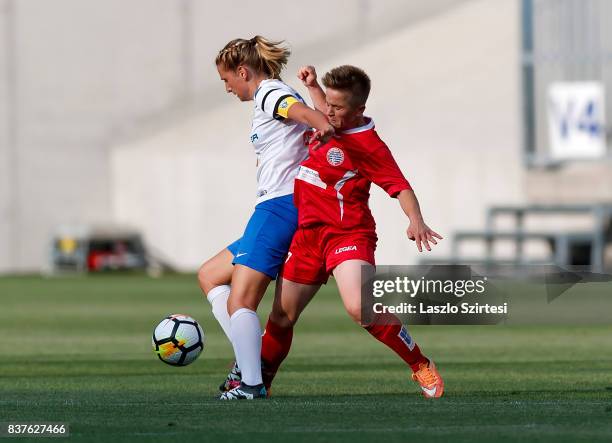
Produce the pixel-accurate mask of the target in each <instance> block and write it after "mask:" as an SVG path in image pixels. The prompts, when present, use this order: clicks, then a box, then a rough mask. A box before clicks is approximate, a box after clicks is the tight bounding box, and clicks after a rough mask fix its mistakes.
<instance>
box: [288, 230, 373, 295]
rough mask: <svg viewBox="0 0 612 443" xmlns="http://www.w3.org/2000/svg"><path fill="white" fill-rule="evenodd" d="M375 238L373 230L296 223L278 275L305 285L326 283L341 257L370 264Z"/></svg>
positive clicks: (344, 259) (342, 259)
mask: <svg viewBox="0 0 612 443" xmlns="http://www.w3.org/2000/svg"><path fill="white" fill-rule="evenodd" d="M376 241H377V237H376V232H374V231H371V230H362V231H360V230H352V231H342V230H338V229H337V228H331V227H329V226H325V225H319V226H313V227H307V228H304V227H299V228H298V229H297V231H295V234H294V236H293V240H292V241H291V246H289V253H288V254H287V259H286V261H285V264H284V266H283V269H282V271H281V276H282V277H283V278H286V279H287V280H291V281H293V282H296V283H301V284H305V285H315V284H322V283H326V282H327V279H328V277H329V275H330V274H331V272H332V271H333V270H334V268H335V267H336V266H338V265H339V264H340V263H342V262H344V261H347V260H364V261H367V262H368V263H371V264H372V265H374V264H375V261H374V251H375V250H376Z"/></svg>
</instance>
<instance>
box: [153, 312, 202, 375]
mask: <svg viewBox="0 0 612 443" xmlns="http://www.w3.org/2000/svg"><path fill="white" fill-rule="evenodd" d="M204 342H205V336H204V330H203V329H202V327H201V326H200V324H199V323H198V322H197V321H196V320H194V319H193V318H192V317H189V316H188V315H183V314H172V315H169V316H168V317H166V318H164V319H163V320H162V321H161V322H160V323H159V324H158V325H157V327H156V328H155V330H154V331H153V351H154V352H155V353H156V354H157V356H158V357H159V359H160V360H161V361H163V362H164V363H167V364H169V365H172V366H187V365H188V364H191V363H193V362H194V361H195V360H196V359H197V358H198V356H199V355H200V354H201V353H202V351H203V350H204Z"/></svg>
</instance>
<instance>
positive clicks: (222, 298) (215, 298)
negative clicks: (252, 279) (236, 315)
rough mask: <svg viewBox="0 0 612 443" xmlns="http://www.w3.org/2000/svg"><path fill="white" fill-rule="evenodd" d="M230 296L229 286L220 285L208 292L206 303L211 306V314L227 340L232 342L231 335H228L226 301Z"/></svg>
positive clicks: (228, 322)
mask: <svg viewBox="0 0 612 443" xmlns="http://www.w3.org/2000/svg"><path fill="white" fill-rule="evenodd" d="M229 295H230V286H229V285H221V286H215V287H214V288H212V289H211V290H210V291H208V295H207V296H206V298H208V301H209V302H210V304H211V306H212V313H213V315H214V316H215V318H216V319H217V321H218V322H219V324H220V325H221V328H222V329H223V332H225V335H227V339H228V340H229V341H230V343H231V342H232V335H231V333H230V316H229V314H228V313H227V299H228V297H229Z"/></svg>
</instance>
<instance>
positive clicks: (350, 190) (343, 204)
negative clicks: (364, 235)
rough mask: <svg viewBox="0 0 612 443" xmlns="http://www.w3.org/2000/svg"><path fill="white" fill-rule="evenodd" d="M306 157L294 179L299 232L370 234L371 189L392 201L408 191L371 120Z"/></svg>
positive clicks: (371, 221) (374, 224)
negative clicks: (326, 229)
mask: <svg viewBox="0 0 612 443" xmlns="http://www.w3.org/2000/svg"><path fill="white" fill-rule="evenodd" d="M309 154H310V155H309V157H308V158H307V159H306V160H304V161H303V162H302V163H301V164H300V168H299V170H298V174H297V177H296V179H295V188H294V199H295V205H296V206H297V208H298V225H299V226H312V225H317V224H324V225H328V226H333V227H336V228H339V229H342V230H346V229H353V228H360V229H367V230H374V229H375V228H376V223H375V222H374V217H372V213H371V212H370V208H369V206H368V200H369V198H370V185H371V183H375V184H377V185H378V186H380V187H381V188H383V189H384V190H385V191H386V192H387V193H388V194H389V195H390V196H391V197H395V196H397V194H399V192H400V191H403V190H404V189H411V188H410V184H409V183H408V181H407V180H406V178H405V177H404V175H403V174H402V171H401V170H400V168H399V167H398V166H397V163H396V161H395V159H394V158H393V155H392V154H391V151H390V150H389V148H388V147H387V145H386V144H385V143H384V142H383V141H382V140H381V139H380V137H379V136H378V134H377V133H376V131H375V130H374V121H373V120H371V119H370V120H369V122H368V123H367V124H366V125H365V126H362V127H359V128H355V129H351V130H348V131H344V132H342V133H340V134H339V136H338V137H336V138H332V139H331V140H330V141H329V142H328V143H326V144H325V145H323V146H321V147H320V148H319V149H317V150H316V151H313V150H312V148H309Z"/></svg>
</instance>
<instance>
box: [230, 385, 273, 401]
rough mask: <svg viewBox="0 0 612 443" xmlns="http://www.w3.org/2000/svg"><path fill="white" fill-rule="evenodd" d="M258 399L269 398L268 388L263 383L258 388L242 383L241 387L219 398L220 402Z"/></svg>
mask: <svg viewBox="0 0 612 443" xmlns="http://www.w3.org/2000/svg"><path fill="white" fill-rule="evenodd" d="M258 398H267V392H266V387H265V386H264V385H263V383H261V384H258V385H256V386H249V385H247V384H244V383H240V386H238V387H236V388H234V389H230V390H229V391H227V392H224V393H223V394H221V395H220V396H219V400H255V399H258Z"/></svg>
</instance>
